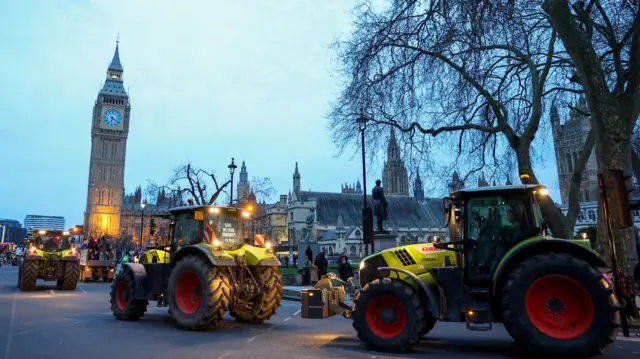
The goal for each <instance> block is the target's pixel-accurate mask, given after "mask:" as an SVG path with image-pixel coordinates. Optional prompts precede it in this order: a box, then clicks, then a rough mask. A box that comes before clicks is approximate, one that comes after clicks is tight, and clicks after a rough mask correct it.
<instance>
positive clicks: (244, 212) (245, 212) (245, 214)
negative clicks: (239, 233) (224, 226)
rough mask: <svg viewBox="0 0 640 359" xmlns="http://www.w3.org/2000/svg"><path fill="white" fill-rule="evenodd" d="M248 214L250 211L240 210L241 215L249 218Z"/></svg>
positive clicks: (249, 214)
mask: <svg viewBox="0 0 640 359" xmlns="http://www.w3.org/2000/svg"><path fill="white" fill-rule="evenodd" d="M249 216H251V213H249V212H248V211H242V217H244V218H249Z"/></svg>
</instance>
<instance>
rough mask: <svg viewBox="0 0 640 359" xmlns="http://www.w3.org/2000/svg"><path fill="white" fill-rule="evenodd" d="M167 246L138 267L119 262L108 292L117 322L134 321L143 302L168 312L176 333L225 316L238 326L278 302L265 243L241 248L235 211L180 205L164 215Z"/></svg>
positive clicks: (241, 216)
mask: <svg viewBox="0 0 640 359" xmlns="http://www.w3.org/2000/svg"><path fill="white" fill-rule="evenodd" d="M169 212H170V217H171V221H172V222H171V227H170V238H171V245H170V246H169V247H168V248H167V249H161V248H156V249H152V250H150V251H148V252H147V253H146V254H145V255H143V257H142V258H141V261H140V262H139V263H122V270H121V271H119V273H118V274H117V275H116V277H115V279H114V281H113V283H112V288H111V310H112V312H113V315H114V316H115V317H116V318H117V319H119V320H138V319H140V317H142V316H143V315H144V313H145V311H146V310H147V306H148V304H149V301H156V302H157V305H158V306H159V307H169V313H170V314H171V316H172V317H173V319H174V320H175V321H176V323H177V325H178V326H179V327H181V328H183V329H189V330H201V329H206V328H210V327H212V326H215V324H216V323H217V322H218V321H220V320H221V319H222V318H223V316H224V314H225V313H226V312H227V311H228V312H230V314H231V316H233V317H234V318H235V319H236V320H237V321H240V322H245V323H262V322H263V321H265V320H268V319H269V318H270V317H271V316H272V315H274V314H275V313H276V310H277V309H278V307H279V306H280V301H281V299H282V280H281V277H280V274H279V273H278V266H279V265H280V262H279V261H278V259H277V258H276V256H275V255H274V253H273V250H272V248H271V244H270V243H267V244H266V245H265V247H255V246H251V245H249V244H248V240H246V239H245V238H246V237H247V236H246V235H245V228H244V223H247V221H248V219H249V217H250V216H251V213H250V212H248V211H245V210H243V209H239V208H232V207H218V206H187V207H179V208H173V209H171V210H170V211H169Z"/></svg>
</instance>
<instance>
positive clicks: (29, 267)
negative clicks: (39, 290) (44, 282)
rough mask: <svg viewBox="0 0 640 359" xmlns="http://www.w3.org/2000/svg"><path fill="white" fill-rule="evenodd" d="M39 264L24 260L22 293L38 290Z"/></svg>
mask: <svg viewBox="0 0 640 359" xmlns="http://www.w3.org/2000/svg"><path fill="white" fill-rule="evenodd" d="M38 269H39V268H38V262H37V261H29V260H26V259H25V260H23V261H22V264H20V273H19V274H20V275H19V281H20V282H19V283H18V285H19V287H20V290H21V291H30V290H35V289H36V282H37V281H38Z"/></svg>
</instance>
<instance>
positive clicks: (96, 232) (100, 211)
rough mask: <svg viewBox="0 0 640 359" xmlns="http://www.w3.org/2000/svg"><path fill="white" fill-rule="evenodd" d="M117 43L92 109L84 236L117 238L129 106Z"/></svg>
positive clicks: (122, 191)
mask: <svg viewBox="0 0 640 359" xmlns="http://www.w3.org/2000/svg"><path fill="white" fill-rule="evenodd" d="M123 73H124V70H123V68H122V64H121V62H120V53H119V44H118V43H116V49H115V53H114V54H113V59H112V60H111V64H110V65H109V67H108V68H107V78H106V80H105V83H104V86H103V87H102V90H101V91H100V92H99V93H98V97H97V99H96V102H95V104H94V106H93V117H92V124H91V154H90V161H89V183H88V186H87V205H86V210H85V225H84V228H85V235H86V236H102V235H109V236H114V237H115V236H118V235H119V234H120V214H121V213H120V212H121V208H122V199H123V195H124V170H125V157H126V152H127V137H128V133H129V119H130V114H131V103H130V102H129V95H128V94H127V91H126V90H125V88H124V83H123V76H122V75H123Z"/></svg>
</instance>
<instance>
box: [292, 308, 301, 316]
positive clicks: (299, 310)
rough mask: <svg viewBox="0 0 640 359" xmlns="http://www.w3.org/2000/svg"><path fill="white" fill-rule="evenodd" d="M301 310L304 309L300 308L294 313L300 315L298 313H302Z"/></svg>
mask: <svg viewBox="0 0 640 359" xmlns="http://www.w3.org/2000/svg"><path fill="white" fill-rule="evenodd" d="M301 311H302V309H298V311H297V312H295V313H293V315H298V314H300V312H301Z"/></svg>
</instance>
